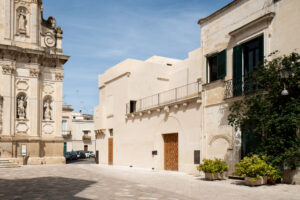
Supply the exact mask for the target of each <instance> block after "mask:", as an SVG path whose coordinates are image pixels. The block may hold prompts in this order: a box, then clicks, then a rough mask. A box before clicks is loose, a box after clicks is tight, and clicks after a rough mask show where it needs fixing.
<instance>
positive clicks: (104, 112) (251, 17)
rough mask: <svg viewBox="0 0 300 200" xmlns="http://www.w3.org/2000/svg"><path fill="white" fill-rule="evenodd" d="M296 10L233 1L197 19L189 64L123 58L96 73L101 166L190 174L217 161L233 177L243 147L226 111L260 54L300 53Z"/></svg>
mask: <svg viewBox="0 0 300 200" xmlns="http://www.w3.org/2000/svg"><path fill="white" fill-rule="evenodd" d="M299 8H300V1H298V0H235V1H232V2H231V3H230V4H228V5H226V6H225V7H223V8H221V9H220V10H218V11H216V12H215V13H213V14H211V15H209V16H208V17H206V18H203V19H200V20H199V22H198V23H199V24H200V26H201V47H200V48H199V49H196V50H194V51H192V52H190V53H189V56H188V58H187V59H185V60H174V59H170V58H163V57H158V56H154V57H151V58H149V59H147V60H145V61H140V60H134V59H127V60H125V61H123V62H121V63H119V64H117V65H116V66H114V67H112V68H110V69H108V70H107V71H106V72H105V73H104V74H102V75H100V76H99V83H98V87H99V90H100V92H99V93H100V97H99V99H100V103H99V105H98V106H97V107H95V111H94V112H95V115H94V116H95V130H96V134H97V138H98V139H97V149H98V150H99V161H100V163H109V164H116V165H125V166H130V165H132V166H135V167H145V168H155V169H167V170H179V171H183V172H187V173H195V172H196V167H195V166H196V164H197V163H199V161H200V160H202V159H203V158H214V157H219V158H222V159H224V160H225V161H226V162H227V163H228V164H229V166H230V173H231V172H232V170H233V168H234V163H236V162H238V161H239V160H240V158H241V154H244V153H246V152H247V151H248V146H247V144H246V143H245V141H244V140H243V139H242V137H244V136H242V135H241V132H239V131H237V132H235V130H234V129H233V128H232V127H231V126H229V125H228V121H227V116H228V113H229V111H228V106H229V105H230V104H231V103H232V102H234V101H235V100H236V99H240V98H241V96H242V95H243V92H244V91H245V90H246V88H245V87H244V85H243V80H244V77H246V76H247V73H248V72H249V71H251V70H252V69H253V67H254V66H255V65H256V64H257V63H258V62H260V61H262V60H263V58H264V57H265V58H266V59H270V58H271V57H268V55H269V54H270V53H272V52H274V51H276V50H278V51H279V53H277V55H282V54H288V53H290V52H292V51H295V50H296V51H298V52H299V47H300V37H299V35H300V23H299V22H298V20H299V18H300V12H299V11H298V10H299ZM241 146H243V149H242V150H241ZM199 156H200V157H199Z"/></svg>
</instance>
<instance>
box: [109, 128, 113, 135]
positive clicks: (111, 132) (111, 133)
mask: <svg viewBox="0 0 300 200" xmlns="http://www.w3.org/2000/svg"><path fill="white" fill-rule="evenodd" d="M109 136H110V137H112V136H114V129H112V128H111V129H109Z"/></svg>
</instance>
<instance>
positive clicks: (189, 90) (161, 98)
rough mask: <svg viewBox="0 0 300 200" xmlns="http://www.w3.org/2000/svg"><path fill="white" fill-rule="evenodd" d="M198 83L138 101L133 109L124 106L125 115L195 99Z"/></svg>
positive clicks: (199, 90)
mask: <svg viewBox="0 0 300 200" xmlns="http://www.w3.org/2000/svg"><path fill="white" fill-rule="evenodd" d="M200 87H201V84H200V82H194V83H190V84H187V85H183V86H180V87H177V88H173V89H171V90H167V91H164V92H160V93H158V94H155V95H152V96H148V97H145V98H142V99H139V100H137V101H136V103H135V107H134V108H131V109H130V103H127V104H126V114H129V113H134V112H140V111H143V110H147V109H151V108H155V107H158V106H163V105H167V104H171V103H176V102H179V101H183V100H186V99H190V98H195V97H198V96H200V94H201V88H200Z"/></svg>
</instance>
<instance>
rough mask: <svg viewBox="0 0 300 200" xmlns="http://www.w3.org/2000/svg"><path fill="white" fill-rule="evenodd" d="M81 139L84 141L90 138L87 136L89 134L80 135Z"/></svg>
mask: <svg viewBox="0 0 300 200" xmlns="http://www.w3.org/2000/svg"><path fill="white" fill-rule="evenodd" d="M82 140H84V141H90V140H91V136H89V135H83V136H82Z"/></svg>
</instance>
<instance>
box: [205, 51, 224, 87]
mask: <svg viewBox="0 0 300 200" xmlns="http://www.w3.org/2000/svg"><path fill="white" fill-rule="evenodd" d="M226 55H227V54H226V49H225V50H223V51H221V52H219V53H217V54H215V55H212V56H209V57H207V60H206V65H207V67H206V68H207V69H206V71H207V76H206V77H207V79H208V80H207V83H211V82H213V81H216V80H219V79H222V78H224V77H225V76H226Z"/></svg>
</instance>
